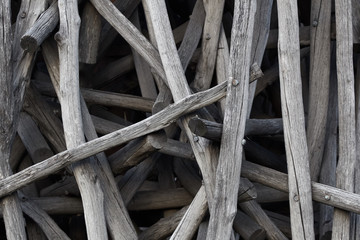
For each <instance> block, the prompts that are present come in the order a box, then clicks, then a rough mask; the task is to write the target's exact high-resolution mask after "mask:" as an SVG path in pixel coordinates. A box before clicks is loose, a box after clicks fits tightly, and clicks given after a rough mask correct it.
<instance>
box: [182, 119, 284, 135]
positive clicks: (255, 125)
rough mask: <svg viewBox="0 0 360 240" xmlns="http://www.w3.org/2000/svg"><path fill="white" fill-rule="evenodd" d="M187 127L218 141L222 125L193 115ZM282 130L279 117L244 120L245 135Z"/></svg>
mask: <svg viewBox="0 0 360 240" xmlns="http://www.w3.org/2000/svg"><path fill="white" fill-rule="evenodd" d="M189 127H190V129H191V131H192V132H193V133H194V134H196V135H199V136H201V137H205V138H209V139H212V140H216V141H220V138H221V134H222V128H223V125H222V124H221V123H216V122H212V121H208V120H205V119H201V118H199V117H193V118H191V119H190V122H189ZM282 132H283V122H282V119H281V118H274V119H248V120H246V124H245V135H276V134H281V133H282Z"/></svg>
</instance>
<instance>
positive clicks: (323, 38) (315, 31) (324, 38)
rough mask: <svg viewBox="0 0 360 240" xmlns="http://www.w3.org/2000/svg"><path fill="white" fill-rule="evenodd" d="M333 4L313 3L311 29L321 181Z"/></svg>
mask: <svg viewBox="0 0 360 240" xmlns="http://www.w3.org/2000/svg"><path fill="white" fill-rule="evenodd" d="M330 18H331V2H330V1H328V2H320V1H313V2H312V6H311V20H310V22H311V23H312V24H313V27H312V28H311V29H310V62H311V63H310V86H309V91H310V96H309V113H308V122H307V141H308V148H309V163H310V177H311V179H312V180H314V181H317V180H318V178H319V174H320V168H321V161H322V156H323V151H324V146H325V129H326V118H327V113H328V111H327V110H328V101H329V81H330V25H331V19H330Z"/></svg>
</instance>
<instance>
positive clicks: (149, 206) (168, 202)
mask: <svg viewBox="0 0 360 240" xmlns="http://www.w3.org/2000/svg"><path fill="white" fill-rule="evenodd" d="M192 200H193V197H192V196H191V194H190V193H189V192H188V191H186V190H185V189H183V188H174V189H166V190H157V191H144V192H137V193H136V194H135V196H134V197H133V198H132V199H131V200H130V202H129V204H128V209H129V210H134V211H140V210H154V209H164V208H178V207H184V206H186V205H189V204H190V203H191V201H192Z"/></svg>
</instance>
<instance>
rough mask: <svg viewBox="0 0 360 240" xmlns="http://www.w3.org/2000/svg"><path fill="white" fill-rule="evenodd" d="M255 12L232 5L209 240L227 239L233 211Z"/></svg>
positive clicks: (243, 4) (246, 6) (253, 5)
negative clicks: (220, 136)
mask: <svg viewBox="0 0 360 240" xmlns="http://www.w3.org/2000/svg"><path fill="white" fill-rule="evenodd" d="M255 12H256V3H255V2H254V1H252V2H251V1H242V2H238V1H237V2H235V7H234V21H233V27H232V34H231V48H230V60H229V69H228V90H227V97H226V105H225V115H224V126H223V134H222V138H221V146H220V155H219V164H218V166H217V170H216V185H215V195H214V204H213V205H212V206H211V205H210V224H209V229H208V233H207V237H208V238H210V239H224V238H225V239H229V238H230V235H231V229H232V225H233V220H234V217H235V215H236V211H237V190H238V186H239V181H240V178H239V176H240V171H241V159H242V154H243V151H242V150H243V145H242V144H243V143H242V141H243V138H244V134H245V122H246V116H247V111H248V110H247V105H248V91H249V77H250V65H251V64H250V60H251V59H250V58H251V42H252V37H253V30H254V22H255V19H254V17H255ZM225 159H226V161H225ZM234 189H235V191H234Z"/></svg>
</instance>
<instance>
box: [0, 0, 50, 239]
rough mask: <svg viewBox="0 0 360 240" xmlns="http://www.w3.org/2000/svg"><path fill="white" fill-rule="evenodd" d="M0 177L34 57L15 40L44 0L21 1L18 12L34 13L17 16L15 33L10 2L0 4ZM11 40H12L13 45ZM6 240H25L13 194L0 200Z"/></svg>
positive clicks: (5, 172) (8, 171)
mask: <svg viewBox="0 0 360 240" xmlns="http://www.w3.org/2000/svg"><path fill="white" fill-rule="evenodd" d="M0 5H1V6H0V13H1V18H0V38H1V39H2V41H1V44H0V55H1V56H2V58H1V60H0V89H1V91H0V101H1V106H0V115H1V119H0V131H1V137H0V159H1V161H0V178H1V179H2V178H5V177H8V176H10V175H11V174H12V171H11V169H10V164H9V159H10V151H11V144H12V142H13V140H14V138H15V135H16V127H17V123H18V116H19V113H20V109H21V107H22V99H23V94H24V90H25V84H24V80H25V79H26V77H27V76H28V75H29V74H30V72H31V66H32V62H33V56H32V55H31V56H29V55H26V56H24V57H23V56H22V54H24V53H23V52H22V51H20V49H17V42H16V41H17V40H18V38H19V35H20V33H21V32H22V30H23V28H22V26H24V27H27V26H28V25H31V24H32V23H33V16H34V17H38V15H39V14H40V12H41V11H42V10H43V7H44V1H40V2H39V3H38V6H35V5H34V4H31V2H30V1H23V2H22V5H21V8H20V11H21V12H24V13H25V14H29V15H33V16H30V17H29V16H26V15H25V16H24V18H23V19H21V18H20V14H19V16H18V19H17V24H16V29H15V36H14V39H13V32H12V29H11V1H7V0H3V1H1V4H0ZM12 41H14V42H15V44H13V46H12ZM1 205H2V206H3V217H4V222H5V228H6V236H7V239H9V240H13V239H26V232H25V221H24V218H23V215H22V211H21V206H20V203H19V200H18V196H17V194H12V195H11V196H8V197H6V198H4V199H2V200H1Z"/></svg>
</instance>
